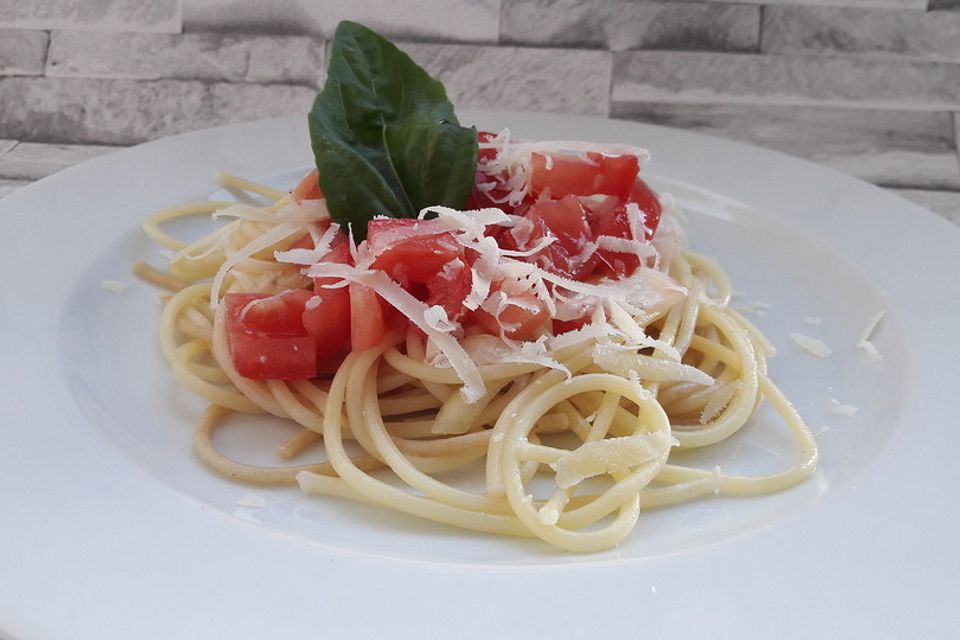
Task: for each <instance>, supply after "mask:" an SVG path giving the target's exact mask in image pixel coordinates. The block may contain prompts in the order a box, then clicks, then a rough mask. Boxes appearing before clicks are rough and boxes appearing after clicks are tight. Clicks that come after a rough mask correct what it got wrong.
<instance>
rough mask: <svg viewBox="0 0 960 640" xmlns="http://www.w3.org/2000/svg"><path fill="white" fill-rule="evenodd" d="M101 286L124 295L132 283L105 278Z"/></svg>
mask: <svg viewBox="0 0 960 640" xmlns="http://www.w3.org/2000/svg"><path fill="white" fill-rule="evenodd" d="M100 286H101V287H103V288H104V289H106V290H107V291H109V292H110V293H115V294H117V295H118V296H119V295H123V292H124V291H126V290H127V289H129V288H130V283H129V282H124V281H123V280H104V281H103V282H101V283H100Z"/></svg>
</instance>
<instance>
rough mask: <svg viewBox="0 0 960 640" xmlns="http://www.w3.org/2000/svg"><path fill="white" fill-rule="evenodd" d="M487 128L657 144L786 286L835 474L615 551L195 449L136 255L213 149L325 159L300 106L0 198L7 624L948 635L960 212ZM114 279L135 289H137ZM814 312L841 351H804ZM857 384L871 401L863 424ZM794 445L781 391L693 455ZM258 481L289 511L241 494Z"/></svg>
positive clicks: (791, 169)
mask: <svg viewBox="0 0 960 640" xmlns="http://www.w3.org/2000/svg"><path fill="white" fill-rule="evenodd" d="M462 119H463V120H464V121H465V122H471V123H473V122H475V123H477V124H479V125H481V127H483V128H495V127H502V126H506V125H509V126H510V127H511V128H512V129H513V131H514V133H515V134H517V135H520V136H522V137H527V138H541V139H547V138H566V139H570V138H575V139H590V140H597V141H623V142H631V143H637V144H642V145H644V146H647V147H648V148H649V149H650V150H651V152H652V154H653V158H654V160H653V162H652V163H651V164H650V165H649V166H648V168H647V169H646V171H647V172H648V174H649V175H650V176H652V177H651V181H652V182H653V183H654V186H656V187H657V188H659V189H663V190H667V191H670V192H673V193H675V194H676V195H677V196H678V198H680V200H681V201H682V202H683V203H684V204H685V205H686V206H687V207H688V208H689V209H690V211H691V213H690V225H689V235H690V238H691V244H692V245H693V246H694V248H696V249H698V250H700V251H701V252H703V253H707V254H710V255H714V256H716V257H717V258H719V260H720V262H721V264H722V265H723V266H725V267H726V268H727V269H728V270H729V272H730V274H731V276H732V277H733V281H734V286H735V289H738V290H742V291H744V292H746V294H745V295H744V296H743V297H742V298H740V299H739V300H738V302H741V303H743V304H749V303H752V302H763V303H766V304H768V305H770V306H769V308H767V309H766V311H765V313H764V314H763V315H754V316H753V319H754V320H755V321H756V323H757V324H758V325H760V327H761V328H762V329H763V330H764V331H765V332H766V334H767V335H768V336H769V337H770V338H771V340H773V342H774V343H775V344H776V345H777V346H778V347H780V353H779V355H778V356H777V358H775V359H774V360H773V362H772V367H771V371H772V375H773V377H774V379H775V380H776V381H777V382H779V383H780V385H781V386H782V388H783V389H784V390H785V391H786V392H787V393H788V395H789V396H790V397H791V398H792V399H793V400H794V402H795V404H796V405H797V407H798V408H799V409H800V411H801V413H802V414H803V415H804V417H805V418H806V419H807V421H808V422H809V424H810V425H811V427H812V429H813V431H814V433H816V434H817V440H818V442H819V443H820V446H821V454H822V458H821V460H822V462H821V466H820V469H819V470H818V472H817V473H816V475H815V476H814V477H813V478H812V479H810V480H809V481H808V482H806V483H804V484H803V485H801V486H799V487H797V488H795V489H793V490H791V491H787V492H784V493H781V494H777V495H774V496H769V497H763V498H752V499H744V500H733V499H707V500H702V501H699V502H695V503H692V504H686V505H681V506H677V507H673V508H669V509H665V510H662V511H651V512H650V513H645V514H642V516H641V520H640V523H639V525H638V526H637V529H636V530H635V532H634V534H633V535H632V536H631V538H630V539H629V540H628V541H627V542H626V543H624V544H623V545H621V547H620V548H619V549H615V550H612V551H609V552H607V553H602V554H597V555H591V556H574V555H569V554H564V553H561V552H558V551H555V550H553V549H550V548H547V547H546V546H545V545H543V544H541V543H538V542H535V541H523V540H514V539H500V538H488V537H484V536H481V535H479V534H473V533H469V532H462V531H459V530H455V529H450V528H446V527H442V526H438V525H431V524H424V523H421V522H417V521H413V520H411V519H409V518H406V517H404V516H401V515H396V514H389V513H383V512H381V511H378V510H375V509H372V508H369V507H365V506H358V505H351V504H347V503H344V502H341V501H337V500H321V499H314V498H306V497H303V496H300V495H298V494H297V492H296V491H295V490H293V489H275V490H265V489H260V488H248V487H243V486H239V485H235V484H232V483H230V482H227V481H225V480H223V479H221V478H219V477H215V476H213V475H212V474H210V473H209V472H207V471H206V470H205V469H204V468H203V467H202V466H200V465H199V464H198V463H197V462H196V461H195V459H194V458H193V456H192V454H191V451H190V437H191V431H192V426H193V423H194V422H195V420H196V418H197V414H198V412H199V410H200V408H201V407H202V403H201V402H200V401H198V400H197V399H195V398H193V397H191V396H190V395H189V394H188V393H186V392H184V391H182V390H181V389H179V388H178V387H177V385H176V384H175V383H174V382H173V381H172V379H171V377H170V375H169V372H168V371H167V369H166V367H165V366H164V365H163V363H162V359H161V357H160V354H159V349H158V346H157V337H156V332H157V325H158V314H159V302H158V295H157V291H156V290H155V289H153V288H152V287H150V286H148V285H146V284H143V283H141V282H137V281H135V279H134V278H133V277H132V276H131V275H130V272H129V269H130V265H131V264H132V263H133V262H134V261H135V260H137V259H140V258H144V257H145V256H146V257H148V258H151V259H154V260H155V259H157V257H158V256H157V254H156V252H155V250H154V248H153V247H152V246H151V245H150V243H149V242H148V241H146V240H145V239H144V238H143V237H142V235H141V234H140V231H139V225H140V223H141V221H142V220H143V218H144V217H145V216H146V215H147V214H148V213H149V212H151V211H152V210H154V209H157V208H159V207H162V206H165V205H170V204H174V203H178V202H183V201H188V200H191V199H196V198H200V197H207V196H208V195H209V194H210V193H212V192H213V191H214V190H215V187H214V186H213V172H214V171H215V170H216V169H223V170H226V171H230V172H234V173H238V174H242V175H245V176H250V177H263V178H266V179H268V180H269V181H271V182H273V183H274V184H278V185H284V186H288V185H289V184H290V183H291V182H292V181H293V180H295V178H296V177H297V176H298V175H300V174H302V172H303V170H304V168H305V167H307V166H308V165H309V164H310V154H309V146H308V140H307V137H306V128H305V126H304V122H303V121H302V119H296V120H289V119H287V120H269V121H263V122H257V123H250V124H243V125H236V126H229V127H223V128H219V129H213V130H208V131H201V132H196V133H191V134H187V135H183V136H178V137H175V138H170V139H167V140H161V141H158V142H154V143H150V144H146V145H142V146H139V147H135V148H133V149H129V150H124V151H120V152H117V153H114V154H111V155H109V156H105V157H101V158H97V159H95V160H93V161H91V162H88V163H86V164H84V165H82V166H79V167H75V168H72V169H69V170H67V171H64V172H62V173H59V174H57V175H55V176H52V177H50V178H48V179H45V180H42V181H40V182H39V183H37V184H35V185H32V186H30V187H27V188H25V189H23V190H22V191H19V192H17V193H14V194H13V195H11V196H9V197H7V198H6V199H4V200H3V201H0V221H2V223H3V224H2V227H0V228H2V229H3V238H4V251H3V252H2V253H0V272H2V273H3V274H4V275H3V276H2V278H3V286H2V288H0V310H2V315H0V329H2V330H0V346H2V353H3V356H4V365H5V366H3V368H2V369H0V371H2V373H0V379H2V386H0V389H2V390H3V403H2V404H0V425H2V427H0V451H3V452H4V458H3V460H2V461H0V505H2V512H0V513H2V518H0V637H6V636H9V637H12V638H21V637H23V638H39V637H44V638H47V637H49V638H98V639H104V638H129V637H136V638H154V637H155V638H172V637H225V638H226V637H229V638H233V639H240V638H255V637H263V636H266V635H270V636H273V637H292V636H293V635H294V634H308V635H310V636H319V635H321V634H322V635H324V636H328V637H346V636H347V635H350V636H358V635H364V636H369V637H404V636H410V637H420V636H422V635H424V634H425V632H426V631H427V630H429V631H430V635H432V636H435V637H454V634H456V636H457V637H479V636H481V635H484V634H488V633H497V632H499V633H502V634H505V635H508V636H517V635H519V634H520V631H521V629H522V630H525V631H527V632H533V633H536V634H537V635H538V636H540V635H544V636H545V635H546V634H547V633H552V634H554V636H555V637H574V636H583V635H585V634H595V633H596V632H597V631H599V630H602V631H603V632H604V633H605V634H606V633H609V634H616V637H636V636H638V635H640V634H644V635H646V634H651V635H655V636H656V637H707V636H717V637H757V638H765V637H816V635H814V634H818V635H822V636H825V637H836V636H837V635H838V634H839V635H842V636H843V637H848V638H850V637H872V636H874V635H880V636H884V637H889V636H901V637H904V636H908V635H909V636H912V637H919V636H921V635H924V634H926V635H927V636H931V637H944V636H946V635H948V634H949V633H952V632H953V631H954V630H955V629H956V627H957V624H958V623H960V615H958V610H960V608H958V607H956V602H955V601H956V597H957V594H958V592H960V552H958V549H960V546H958V545H957V544H956V542H955V532H956V530H957V529H958V526H960V518H958V515H957V509H956V506H955V505H956V499H955V497H954V495H953V494H954V490H955V488H956V487H957V486H960V465H958V464H956V462H955V458H956V453H957V452H958V450H960V431H958V427H957V417H956V416H957V413H956V410H955V407H954V404H953V402H954V399H955V396H956V392H957V389H960V373H958V368H957V362H960V350H958V347H957V341H956V339H955V332H956V329H957V327H960V309H958V304H957V302H958V301H960V284H958V283H960V278H958V277H957V275H958V274H960V230H958V229H956V228H954V227H951V226H950V225H948V224H947V223H945V222H943V221H942V220H939V219H937V218H936V217H934V216H933V215H932V214H930V213H928V212H926V211H924V210H922V209H920V208H918V207H916V206H914V205H912V204H909V203H907V202H905V201H903V200H900V199H899V198H896V197H894V196H891V195H890V194H888V193H886V192H884V191H881V190H879V189H876V188H874V187H871V186H869V185H866V184H864V183H861V182H858V181H856V180H853V179H851V178H848V177H845V176H842V175H840V174H837V173H834V172H832V171H828V170H826V169H823V168H820V167H817V166H814V165H811V164H808V163H805V162H801V161H799V160H795V159H792V158H789V157H786V156H783V155H780V154H776V153H773V152H769V151H763V150H759V149H756V148H753V147H748V146H744V145H739V144H736V143H732V142H727V141H721V140H717V139H713V138H709V137H705V136H700V135H694V134H690V133H685V132H680V131H675V130H670V129H664V128H659V127H652V126H646V125H639V124H630V123H624V122H616V121H604V120H596V119H588V118H573V117H560V116H542V115H532V114H517V113H512V114H511V113H502V112H482V113H465V114H463V118H462ZM688 185H695V187H694V186H688ZM104 280H125V281H128V282H131V283H132V286H131V287H130V288H129V289H128V290H126V291H125V292H124V293H123V294H122V295H116V294H114V293H111V292H108V291H106V290H104V289H103V288H102V286H101V284H102V282H103V281H104ZM881 310H886V311H887V315H886V317H885V318H884V320H883V322H882V324H881V325H880V327H879V329H878V331H877V333H876V335H875V336H874V342H875V343H876V344H877V346H878V348H879V349H880V351H881V353H882V354H883V355H884V359H883V360H882V361H881V362H870V361H869V359H868V358H867V355H866V353H865V352H863V351H862V350H859V349H857V348H856V347H855V346H854V342H855V340H856V338H857V336H858V334H859V332H860V330H861V329H862V328H863V326H864V325H865V324H866V322H867V321H868V320H869V318H870V317H871V316H873V315H874V314H875V313H876V312H878V311H881ZM806 318H821V319H822V324H820V325H814V324H810V323H808V322H807V321H806ZM792 332H800V333H804V334H808V335H812V336H815V337H819V338H821V339H823V340H824V341H825V342H826V343H827V344H828V345H830V346H831V347H833V349H834V351H835V353H834V355H833V356H832V357H830V358H827V359H823V360H820V359H816V358H813V357H811V356H810V355H807V354H805V353H803V352H801V351H800V350H799V349H798V348H797V347H796V346H795V345H793V344H792V343H791V342H790V340H789V339H788V336H789V334H790V333H792ZM834 402H839V403H843V404H852V405H855V406H857V407H859V409H860V410H859V412H858V413H857V414H856V415H855V416H852V417H843V416H839V415H836V414H834V413H833V412H831V407H832V405H833V404H834ZM252 426H253V425H252V424H246V425H244V424H241V425H240V426H239V427H238V428H240V429H244V428H252ZM250 437H251V438H254V439H257V440H258V442H259V439H260V438H261V437H262V436H261V435H260V434H259V433H253V432H251V433H250ZM253 451H255V449H254V448H251V449H250V451H243V450H238V451H237V453H238V454H242V455H255V454H254V453H252V452H253ZM792 453H793V448H792V444H791V442H790V439H789V437H788V436H787V435H786V433H785V429H784V427H783V426H782V425H780V424H779V423H778V422H777V421H776V419H775V418H774V417H773V416H772V415H771V414H770V413H769V412H761V414H760V415H758V416H757V417H756V419H755V420H754V421H753V424H752V425H751V426H750V427H749V428H748V429H746V430H745V432H744V433H742V434H739V435H738V436H737V437H736V438H734V439H732V440H731V441H729V442H728V443H726V444H724V445H722V446H721V447H719V448H718V449H717V450H716V451H715V452H712V453H711V454H710V455H709V456H708V457H706V458H702V459H699V460H698V461H699V462H701V463H703V464H710V465H713V464H719V465H721V466H722V467H723V469H724V470H729V471H737V470H745V471H756V470H761V469H772V468H776V466H777V464H784V462H783V460H784V458H787V459H788V458H789V457H790V455H791V454H792ZM248 493H252V494H255V495H256V496H259V497H262V498H264V499H265V500H266V502H267V506H265V507H249V506H243V505H242V504H241V501H242V499H243V497H244V496H245V495H246V494H248Z"/></svg>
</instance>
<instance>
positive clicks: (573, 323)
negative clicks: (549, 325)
mask: <svg viewBox="0 0 960 640" xmlns="http://www.w3.org/2000/svg"><path fill="white" fill-rule="evenodd" d="M589 322H590V317H589V316H584V317H582V318H577V319H576V320H554V321H553V335H555V336H559V335H560V334H562V333H567V332H570V331H576V330H577V329H582V328H583V327H584V326H585V325H587V324H588V323H589Z"/></svg>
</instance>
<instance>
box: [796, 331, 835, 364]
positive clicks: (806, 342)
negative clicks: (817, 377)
mask: <svg viewBox="0 0 960 640" xmlns="http://www.w3.org/2000/svg"><path fill="white" fill-rule="evenodd" d="M790 339H791V340H793V341H794V342H795V343H796V344H797V346H799V347H800V348H801V349H803V350H804V351H806V352H807V353H809V354H810V355H812V356H816V357H817V358H828V357H830V356H831V355H833V351H832V350H831V349H830V347H828V346H827V345H826V344H824V342H823V340H819V339H817V338H811V337H810V336H805V335H803V334H802V333H791V334H790Z"/></svg>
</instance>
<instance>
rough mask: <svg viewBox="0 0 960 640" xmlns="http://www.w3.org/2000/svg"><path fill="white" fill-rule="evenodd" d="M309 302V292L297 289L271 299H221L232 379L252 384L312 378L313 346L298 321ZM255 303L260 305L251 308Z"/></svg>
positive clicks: (237, 296) (235, 296) (244, 296)
mask: <svg viewBox="0 0 960 640" xmlns="http://www.w3.org/2000/svg"><path fill="white" fill-rule="evenodd" d="M304 294H306V296H305V295H304ZM309 298H310V292H309V291H305V290H299V289H298V290H292V291H286V292H284V293H282V294H279V295H275V296H267V295H261V294H243V293H228V294H227V295H225V296H224V298H223V304H225V305H226V324H227V344H228V345H229V348H230V357H231V359H232V360H233V366H234V368H235V369H236V370H237V373H239V374H240V375H241V376H243V377H245V378H251V379H254V380H303V379H306V378H312V377H314V376H316V374H317V355H316V353H317V340H316V338H314V337H313V336H309V335H307V333H306V330H305V329H304V327H303V322H302V320H301V316H302V313H303V305H304V304H305V303H306V300H307V299H309ZM255 301H262V302H256V304H251V303H253V302H255Z"/></svg>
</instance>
